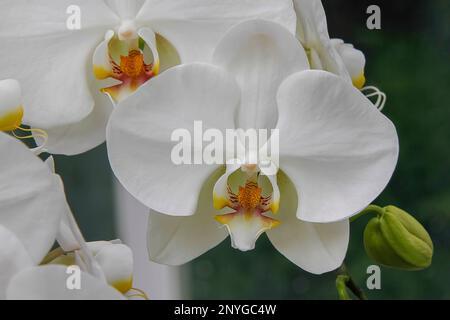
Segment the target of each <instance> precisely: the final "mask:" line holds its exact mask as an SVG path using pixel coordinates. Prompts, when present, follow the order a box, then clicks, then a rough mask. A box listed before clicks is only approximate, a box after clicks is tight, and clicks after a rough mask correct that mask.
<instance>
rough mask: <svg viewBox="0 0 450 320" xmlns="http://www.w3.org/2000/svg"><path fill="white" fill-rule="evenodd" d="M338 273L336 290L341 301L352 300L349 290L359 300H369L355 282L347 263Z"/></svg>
mask: <svg viewBox="0 0 450 320" xmlns="http://www.w3.org/2000/svg"><path fill="white" fill-rule="evenodd" d="M337 273H338V276H337V278H336V290H337V292H338V296H339V299H340V300H351V298H350V296H349V294H348V292H347V289H349V290H350V291H351V292H352V293H353V294H354V295H355V296H356V297H357V298H358V299H359V300H367V296H366V294H365V293H364V291H363V290H362V289H361V288H360V287H358V285H357V284H356V282H355V281H354V280H353V278H352V277H351V275H350V274H349V272H348V269H347V266H346V265H345V263H343V264H342V265H341V267H340V268H339V269H338V271H337Z"/></svg>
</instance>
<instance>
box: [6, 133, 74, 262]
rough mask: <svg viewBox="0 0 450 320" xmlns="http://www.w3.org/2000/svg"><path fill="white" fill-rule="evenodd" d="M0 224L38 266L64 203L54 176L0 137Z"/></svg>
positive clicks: (20, 146) (25, 151) (26, 151)
mask: <svg viewBox="0 0 450 320" xmlns="http://www.w3.org/2000/svg"><path fill="white" fill-rule="evenodd" d="M0 149H1V150H7V151H5V152H2V156H1V157H0V168H1V169H0V190H2V191H1V192H0V224H1V225H3V226H5V227H6V228H8V229H9V230H10V231H12V232H13V233H14V234H15V235H16V236H17V238H19V240H20V241H21V242H22V243H23V245H24V246H25V248H26V249H27V251H28V252H29V254H30V255H31V257H32V258H33V261H34V262H35V263H39V262H40V261H41V259H42V258H43V257H44V256H45V255H46V254H47V252H48V250H49V249H50V248H51V246H52V244H53V242H54V240H55V236H56V232H57V229H58V226H59V222H60V218H61V214H62V212H64V209H65V208H66V205H67V204H66V199H65V195H64V190H63V189H62V183H61V180H60V178H59V177H58V176H56V175H54V174H53V173H51V172H50V170H49V168H48V167H47V165H46V164H45V163H44V162H42V161H41V160H40V159H39V158H37V157H36V156H35V155H34V154H33V153H32V152H31V151H30V150H29V149H28V148H27V147H26V146H25V145H24V144H23V143H22V142H20V141H17V140H16V139H14V138H12V137H10V136H8V135H6V134H0Z"/></svg>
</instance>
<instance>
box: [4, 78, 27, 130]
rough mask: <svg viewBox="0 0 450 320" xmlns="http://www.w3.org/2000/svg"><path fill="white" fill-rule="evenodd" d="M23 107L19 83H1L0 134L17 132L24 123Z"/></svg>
mask: <svg viewBox="0 0 450 320" xmlns="http://www.w3.org/2000/svg"><path fill="white" fill-rule="evenodd" d="M22 118H23V107H22V96H21V92H20V85H19V82H17V81H16V80H12V79H7V80H2V81H0V132H1V131H4V132H9V131H13V130H15V129H16V128H17V127H18V126H20V124H21V123H22Z"/></svg>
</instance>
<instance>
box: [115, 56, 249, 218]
mask: <svg viewBox="0 0 450 320" xmlns="http://www.w3.org/2000/svg"><path fill="white" fill-rule="evenodd" d="M174 93H176V94H174ZM239 98H240V92H239V88H238V86H237V84H236V83H235V81H234V79H233V78H232V76H231V75H229V74H228V73H226V72H224V71H223V70H221V69H219V68H216V67H214V66H210V65H204V64H191V65H182V66H177V67H174V68H172V69H169V70H167V71H166V72H164V73H162V74H161V75H160V76H158V77H156V78H155V79H154V80H153V81H151V84H150V83H147V84H144V85H143V86H142V87H141V88H140V89H139V90H138V91H137V92H136V93H135V94H134V95H132V96H131V97H130V98H128V99H127V100H125V101H123V102H122V103H121V104H119V105H118V107H117V108H116V109H115V110H114V112H113V114H112V116H111V119H110V122H109V125H108V129H107V142H108V154H109V159H110V163H111V166H112V168H113V171H114V173H115V175H116V176H117V177H118V179H119V181H120V182H121V183H122V185H123V186H124V187H125V188H126V189H127V190H128V191H129V192H130V193H131V194H132V195H133V196H134V197H136V198H137V199H138V200H140V201H141V202H142V203H144V204H145V205H147V206H148V207H149V208H152V209H154V210H156V211H158V212H162V213H167V214H174V215H181V216H186V215H192V214H193V213H194V212H195V210H196V209H197V201H198V193H199V192H200V189H201V187H202V185H203V183H204V181H206V180H207V178H208V177H209V176H210V175H211V174H212V172H214V170H216V169H217V168H218V166H219V165H209V166H207V165H200V164H198V165H191V163H190V162H191V160H192V157H189V159H188V160H189V161H188V162H189V163H183V162H182V163H178V164H176V163H175V162H174V160H175V159H173V156H174V154H173V153H174V152H175V149H176V148H175V147H176V143H174V141H176V140H177V139H179V140H180V136H174V135H176V134H177V133H180V131H178V130H181V131H182V133H183V137H181V138H182V140H183V142H186V143H187V144H188V146H187V147H186V148H187V150H183V153H185V152H189V153H190V156H193V157H194V158H198V156H200V158H201V159H202V154H200V153H199V151H200V152H201V149H200V148H199V146H198V145H197V144H198V142H196V143H193V144H191V141H190V140H191V137H193V136H194V133H193V131H194V130H193V128H194V127H195V124H194V122H195V121H198V120H202V121H203V122H202V125H203V126H204V127H205V128H214V129H217V130H219V131H220V132H221V133H222V134H223V133H224V132H225V129H227V128H233V127H234V110H235V109H236V107H237V106H238V103H239ZM177 129H178V130H177ZM197 134H198V133H197ZM185 135H188V137H184V136H185ZM198 138H200V139H202V137H194V139H193V140H196V139H198ZM171 140H172V141H171ZM185 140H186V141H185ZM187 140H189V141H187ZM194 142H195V141H194ZM180 143H181V142H180ZM180 143H178V145H180ZM192 151H193V152H192ZM201 159H200V160H201ZM195 161H196V160H195V159H194V161H192V163H194V162H195ZM200 162H201V161H200ZM222 163H223V162H222ZM187 166H189V168H188V167H187Z"/></svg>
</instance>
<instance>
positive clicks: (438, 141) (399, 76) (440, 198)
mask: <svg viewBox="0 0 450 320" xmlns="http://www.w3.org/2000/svg"><path fill="white" fill-rule="evenodd" d="M323 3H324V7H325V9H326V12H327V17H328V22H329V30H330V35H331V37H334V38H342V39H344V40H345V41H346V42H350V43H353V44H354V45H355V46H356V47H357V48H359V49H361V50H362V51H363V52H364V53H365V55H366V58H367V68H366V76H367V79H368V82H367V84H368V85H375V86H377V87H379V88H380V89H381V90H382V91H384V92H385V93H386V94H387V96H388V100H387V105H386V107H385V111H384V113H385V114H386V115H387V116H388V117H389V118H391V119H392V120H393V122H394V123H395V125H396V127H397V130H398V134H399V137H400V146H401V151H400V159H399V163H398V167H397V170H396V173H395V175H394V177H393V179H392V181H391V183H390V184H389V186H388V188H387V189H386V190H385V191H384V193H383V194H382V195H381V196H380V198H379V199H378V200H377V201H376V202H375V203H376V204H378V205H381V206H384V205H387V204H395V205H397V206H399V207H401V208H403V209H405V210H407V211H408V212H410V213H411V214H413V215H414V216H415V217H416V218H418V219H419V220H420V221H421V222H422V223H423V225H424V226H425V227H426V228H427V230H428V231H429V232H430V235H431V237H432V239H433V241H434V244H435V254H434V260H433V264H432V266H431V267H430V268H428V269H427V270H424V271H420V272H402V271H395V270H390V269H386V268H382V275H381V279H382V284H381V285H382V289H381V290H374V291H368V290H366V292H367V294H368V296H369V298H370V299H450V252H449V251H450V250H449V249H450V230H449V228H450V209H449V208H450V148H449V140H450V125H449V121H450V1H448V0H428V1H426V0H421V1H406V0H391V1H365V0H364V1H362V0H353V1H348V0H328V1H327V0H324V1H323ZM371 4H378V5H379V6H380V7H381V19H382V29H381V30H374V31H371V30H368V29H367V28H366V19H367V14H366V8H367V7H368V6H369V5H371ZM57 164H58V171H59V172H61V173H62V176H63V178H64V181H65V184H66V188H67V191H68V192H67V193H68V196H69V202H70V203H71V205H72V208H73V210H74V212H75V213H76V215H77V219H78V220H79V222H80V224H81V226H82V229H83V231H84V233H85V235H86V237H87V238H88V239H89V240H98V239H107V238H113V237H114V236H115V227H114V221H113V217H114V207H113V189H112V176H111V172H110V170H109V164H108V160H107V156H106V150H105V147H104V146H102V147H99V148H97V149H96V150H93V151H91V152H89V153H87V154H84V155H81V156H77V157H72V158H67V157H57ZM368 218H369V217H363V218H361V219H359V220H358V221H356V222H354V223H353V224H352V229H351V240H350V247H349V252H348V257H347V259H346V263H347V265H348V267H349V269H350V272H351V274H352V276H353V277H354V278H355V280H356V282H357V283H359V284H360V285H361V287H365V283H366V278H367V274H366V269H367V267H368V266H369V265H371V264H373V263H372V262H371V261H370V259H369V258H368V257H367V256H366V254H365V252H364V248H363V242H362V233H363V229H364V226H365V224H366V223H367V221H368ZM184 271H185V272H186V273H188V276H189V278H190V283H191V287H190V288H189V290H190V297H191V298H195V299H197V298H198V299H335V298H336V297H337V294H336V290H335V287H334V281H335V274H333V273H330V274H327V275H323V276H314V275H311V274H308V273H306V272H304V271H302V270H300V269H298V268H297V267H296V266H295V265H293V264H292V263H290V262H289V261H288V260H287V259H285V258H284V257H283V256H282V255H281V254H279V253H278V252H277V251H276V250H275V249H274V248H273V247H272V245H271V244H270V242H269V241H268V240H267V238H266V236H262V237H261V238H260V240H259V241H258V243H257V247H256V250H254V251H252V252H250V253H241V252H239V251H236V250H233V249H232V248H231V246H230V242H229V240H226V241H225V242H224V243H222V244H221V245H220V246H219V247H217V248H216V249H214V250H212V251H210V252H208V253H207V254H205V255H203V256H202V257H200V258H198V259H197V260H195V261H194V262H192V263H190V264H189V265H188V266H185V267H184Z"/></svg>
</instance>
